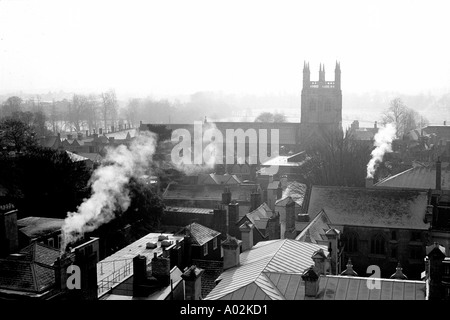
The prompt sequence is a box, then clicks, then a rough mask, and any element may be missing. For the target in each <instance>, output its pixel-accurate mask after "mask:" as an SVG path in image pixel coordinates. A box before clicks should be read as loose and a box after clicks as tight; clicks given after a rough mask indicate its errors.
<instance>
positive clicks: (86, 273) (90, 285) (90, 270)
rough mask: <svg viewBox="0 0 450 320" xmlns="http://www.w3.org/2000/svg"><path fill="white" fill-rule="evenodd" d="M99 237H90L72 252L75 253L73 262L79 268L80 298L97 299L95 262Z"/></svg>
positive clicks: (96, 261)
mask: <svg viewBox="0 0 450 320" xmlns="http://www.w3.org/2000/svg"><path fill="white" fill-rule="evenodd" d="M98 251H99V239H98V238H90V239H89V240H88V241H86V242H83V243H82V244H80V245H78V246H77V247H75V248H74V249H72V252H74V254H75V261H74V264H75V265H76V266H78V267H79V268H80V273H81V290H80V292H79V294H80V296H79V298H80V299H81V300H97V299H98V292H97V263H98V258H99V254H98Z"/></svg>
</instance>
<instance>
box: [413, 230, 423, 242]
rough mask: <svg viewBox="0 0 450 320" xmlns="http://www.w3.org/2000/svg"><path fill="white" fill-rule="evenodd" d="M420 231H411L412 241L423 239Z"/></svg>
mask: <svg viewBox="0 0 450 320" xmlns="http://www.w3.org/2000/svg"><path fill="white" fill-rule="evenodd" d="M420 238H421V237H420V232H416V231H415V232H411V241H421V239H420Z"/></svg>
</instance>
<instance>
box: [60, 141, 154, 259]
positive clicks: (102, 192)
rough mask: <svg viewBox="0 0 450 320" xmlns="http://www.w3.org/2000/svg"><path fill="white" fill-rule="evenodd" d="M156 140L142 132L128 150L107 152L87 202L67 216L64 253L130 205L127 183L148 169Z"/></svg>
mask: <svg viewBox="0 0 450 320" xmlns="http://www.w3.org/2000/svg"><path fill="white" fill-rule="evenodd" d="M155 146H156V138H155V135H154V134H153V133H151V132H142V133H141V134H140V135H138V136H137V137H136V138H135V139H134V140H133V142H132V143H131V145H130V146H129V147H127V146H125V145H120V146H118V147H116V148H109V149H108V150H107V154H106V156H105V159H104V161H103V162H102V164H101V166H100V167H99V168H97V169H96V170H95V171H94V173H93V174H92V176H91V179H90V181H89V185H90V187H91V190H92V195H91V197H90V198H88V199H85V200H84V201H83V203H82V204H81V205H80V206H78V208H77V211H76V212H69V213H68V214H67V218H66V219H65V220H64V224H63V227H62V233H63V245H62V246H61V249H62V250H64V249H65V247H66V245H68V244H69V243H71V242H74V241H76V240H78V239H79V238H81V237H82V236H83V234H84V233H86V232H91V231H93V230H95V229H97V228H98V227H99V226H100V225H102V224H104V223H108V222H109V221H111V220H112V219H114V218H115V215H116V213H117V212H118V211H121V212H123V211H125V210H127V209H128V207H129V205H130V196H129V190H128V189H127V185H128V182H129V181H130V179H131V178H132V177H137V178H138V177H140V176H141V175H143V174H144V173H145V172H146V170H147V169H148V168H149V166H150V164H151V161H152V156H153V154H154V152H155Z"/></svg>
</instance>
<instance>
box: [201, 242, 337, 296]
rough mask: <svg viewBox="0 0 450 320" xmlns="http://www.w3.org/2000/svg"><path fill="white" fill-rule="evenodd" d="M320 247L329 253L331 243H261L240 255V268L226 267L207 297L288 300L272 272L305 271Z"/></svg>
mask: <svg viewBox="0 0 450 320" xmlns="http://www.w3.org/2000/svg"><path fill="white" fill-rule="evenodd" d="M319 249H323V250H324V251H325V253H326V254H328V251H327V246H322V245H317V244H312V243H306V242H301V241H296V240H290V239H284V240H270V241H261V242H258V243H257V244H256V245H255V246H254V247H253V248H252V249H251V250H248V251H245V252H243V253H241V255H240V265H239V266H238V267H234V268H230V269H228V270H225V271H224V272H223V273H222V274H221V275H220V277H219V278H218V279H217V280H220V282H219V283H218V284H217V285H216V287H215V288H214V289H213V290H212V291H211V292H210V293H209V295H208V296H207V297H206V298H205V299H206V300H217V299H232V298H233V299H255V297H256V298H258V299H270V300H284V297H283V295H282V294H281V293H280V291H279V290H278V288H277V287H276V286H275V285H274V284H273V283H272V282H271V281H270V279H269V278H268V276H267V273H269V272H286V273H301V272H303V271H304V270H305V269H306V268H308V267H310V266H311V264H312V260H311V256H312V255H313V253H314V252H315V251H317V250H319Z"/></svg>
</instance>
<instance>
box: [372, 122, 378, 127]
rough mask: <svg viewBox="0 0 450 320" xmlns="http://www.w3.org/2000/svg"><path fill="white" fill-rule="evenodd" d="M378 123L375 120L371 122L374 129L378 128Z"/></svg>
mask: <svg viewBox="0 0 450 320" xmlns="http://www.w3.org/2000/svg"><path fill="white" fill-rule="evenodd" d="M377 124H378V123H377V122H376V121H375V123H374V124H373V128H374V129H378V125H377Z"/></svg>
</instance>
